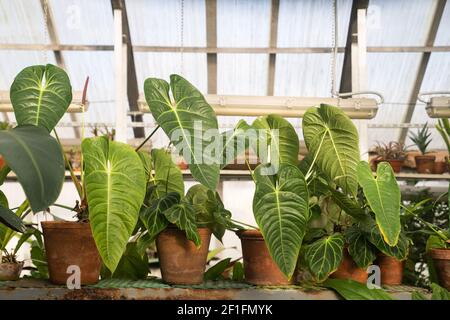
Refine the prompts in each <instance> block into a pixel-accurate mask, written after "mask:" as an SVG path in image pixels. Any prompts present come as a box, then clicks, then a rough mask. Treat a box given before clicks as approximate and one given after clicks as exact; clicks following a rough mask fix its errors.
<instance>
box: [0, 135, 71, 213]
mask: <svg viewBox="0 0 450 320" xmlns="http://www.w3.org/2000/svg"><path fill="white" fill-rule="evenodd" d="M0 154H2V156H3V157H4V158H5V159H6V162H7V163H8V166H9V167H10V168H11V170H12V171H14V173H15V174H16V175H17V179H18V180H19V182H20V184H21V185H22V188H23V190H24V191H25V195H26V196H27V198H28V200H29V202H30V206H31V209H32V210H33V211H34V212H38V211H42V210H45V209H47V208H48V207H49V206H50V205H52V204H53V203H54V202H55V201H56V199H57V198H58V196H59V193H60V192H61V188H62V185H63V182H64V158H63V155H62V151H61V147H60V146H59V144H58V142H57V141H56V140H55V139H54V138H52V137H51V136H50V134H49V133H48V132H47V130H46V129H44V128H39V127H35V126H23V127H16V128H14V129H12V130H2V131H0Z"/></svg>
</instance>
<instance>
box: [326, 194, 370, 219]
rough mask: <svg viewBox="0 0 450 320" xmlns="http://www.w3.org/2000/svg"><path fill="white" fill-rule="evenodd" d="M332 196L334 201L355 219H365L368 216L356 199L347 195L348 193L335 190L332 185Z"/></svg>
mask: <svg viewBox="0 0 450 320" xmlns="http://www.w3.org/2000/svg"><path fill="white" fill-rule="evenodd" d="M328 188H329V189H328V190H329V191H330V193H331V197H332V198H333V200H334V202H335V203H336V204H337V205H338V206H339V207H340V208H341V209H342V210H344V211H345V213H347V214H348V215H350V216H352V217H353V218H355V219H363V218H364V217H365V216H366V212H365V211H364V209H363V208H361V206H360V205H359V203H358V202H357V201H356V200H355V199H352V198H350V197H349V196H347V195H346V194H343V193H342V192H340V191H337V190H335V189H334V188H332V187H328Z"/></svg>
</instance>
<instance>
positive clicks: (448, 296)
mask: <svg viewBox="0 0 450 320" xmlns="http://www.w3.org/2000/svg"><path fill="white" fill-rule="evenodd" d="M431 290H432V291H433V294H432V295H431V300H450V292H449V291H448V290H447V289H445V288H443V287H441V286H439V285H438V284H436V283H432V284H431Z"/></svg>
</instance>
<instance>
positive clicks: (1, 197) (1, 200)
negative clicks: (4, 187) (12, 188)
mask: <svg viewBox="0 0 450 320" xmlns="http://www.w3.org/2000/svg"><path fill="white" fill-rule="evenodd" d="M0 206H2V207H3V208H9V203H8V198H6V195H5V194H4V193H3V191H1V190H0Z"/></svg>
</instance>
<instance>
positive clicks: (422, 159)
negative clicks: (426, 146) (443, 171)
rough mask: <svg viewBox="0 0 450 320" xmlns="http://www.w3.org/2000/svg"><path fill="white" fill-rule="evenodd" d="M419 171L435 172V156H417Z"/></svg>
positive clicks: (417, 169)
mask: <svg viewBox="0 0 450 320" xmlns="http://www.w3.org/2000/svg"><path fill="white" fill-rule="evenodd" d="M414 159H415V161H416V171H417V173H433V172H434V160H435V159H436V157H435V156H427V155H422V156H415V157H414Z"/></svg>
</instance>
